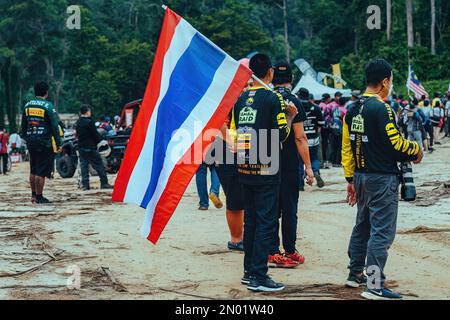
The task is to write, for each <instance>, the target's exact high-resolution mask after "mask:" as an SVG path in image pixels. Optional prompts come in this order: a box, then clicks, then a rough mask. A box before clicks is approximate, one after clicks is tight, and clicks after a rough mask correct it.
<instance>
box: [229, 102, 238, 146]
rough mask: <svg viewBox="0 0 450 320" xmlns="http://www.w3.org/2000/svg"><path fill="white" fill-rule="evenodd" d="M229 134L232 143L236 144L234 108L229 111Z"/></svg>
mask: <svg viewBox="0 0 450 320" xmlns="http://www.w3.org/2000/svg"><path fill="white" fill-rule="evenodd" d="M229 134H230V137H231V138H232V139H233V141H234V142H236V140H237V134H236V121H235V120H234V107H233V109H232V110H231V121H230V129H229Z"/></svg>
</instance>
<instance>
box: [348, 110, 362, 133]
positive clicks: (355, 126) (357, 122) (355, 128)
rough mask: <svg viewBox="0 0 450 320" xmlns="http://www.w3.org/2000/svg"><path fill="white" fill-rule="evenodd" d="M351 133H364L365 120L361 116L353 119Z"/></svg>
mask: <svg viewBox="0 0 450 320" xmlns="http://www.w3.org/2000/svg"><path fill="white" fill-rule="evenodd" d="M351 132H357V133H364V118H363V117H362V116H361V115H360V114H358V115H357V116H355V117H354V118H353V119H352V127H351Z"/></svg>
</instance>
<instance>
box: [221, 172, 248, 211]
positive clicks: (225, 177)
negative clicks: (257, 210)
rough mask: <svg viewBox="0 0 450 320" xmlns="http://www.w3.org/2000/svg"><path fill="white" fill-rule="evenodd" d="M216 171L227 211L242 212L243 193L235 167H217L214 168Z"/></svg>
mask: <svg viewBox="0 0 450 320" xmlns="http://www.w3.org/2000/svg"><path fill="white" fill-rule="evenodd" d="M216 171H217V175H218V176H219V180H220V184H221V185H222V188H223V192H224V193H225V197H226V206H227V210H230V211H239V210H244V192H243V189H242V185H241V184H240V183H239V176H238V172H237V167H236V165H232V164H225V165H219V166H217V167H216Z"/></svg>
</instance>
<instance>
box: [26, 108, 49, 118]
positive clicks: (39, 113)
mask: <svg viewBox="0 0 450 320" xmlns="http://www.w3.org/2000/svg"><path fill="white" fill-rule="evenodd" d="M26 114H27V116H29V117H40V118H44V117H45V110H44V109H41V108H28V109H27V111H26Z"/></svg>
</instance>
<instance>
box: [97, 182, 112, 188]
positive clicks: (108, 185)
mask: <svg viewBox="0 0 450 320" xmlns="http://www.w3.org/2000/svg"><path fill="white" fill-rule="evenodd" d="M100 189H114V187H113V186H112V185H110V184H109V183H105V184H102V185H101V187H100Z"/></svg>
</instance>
